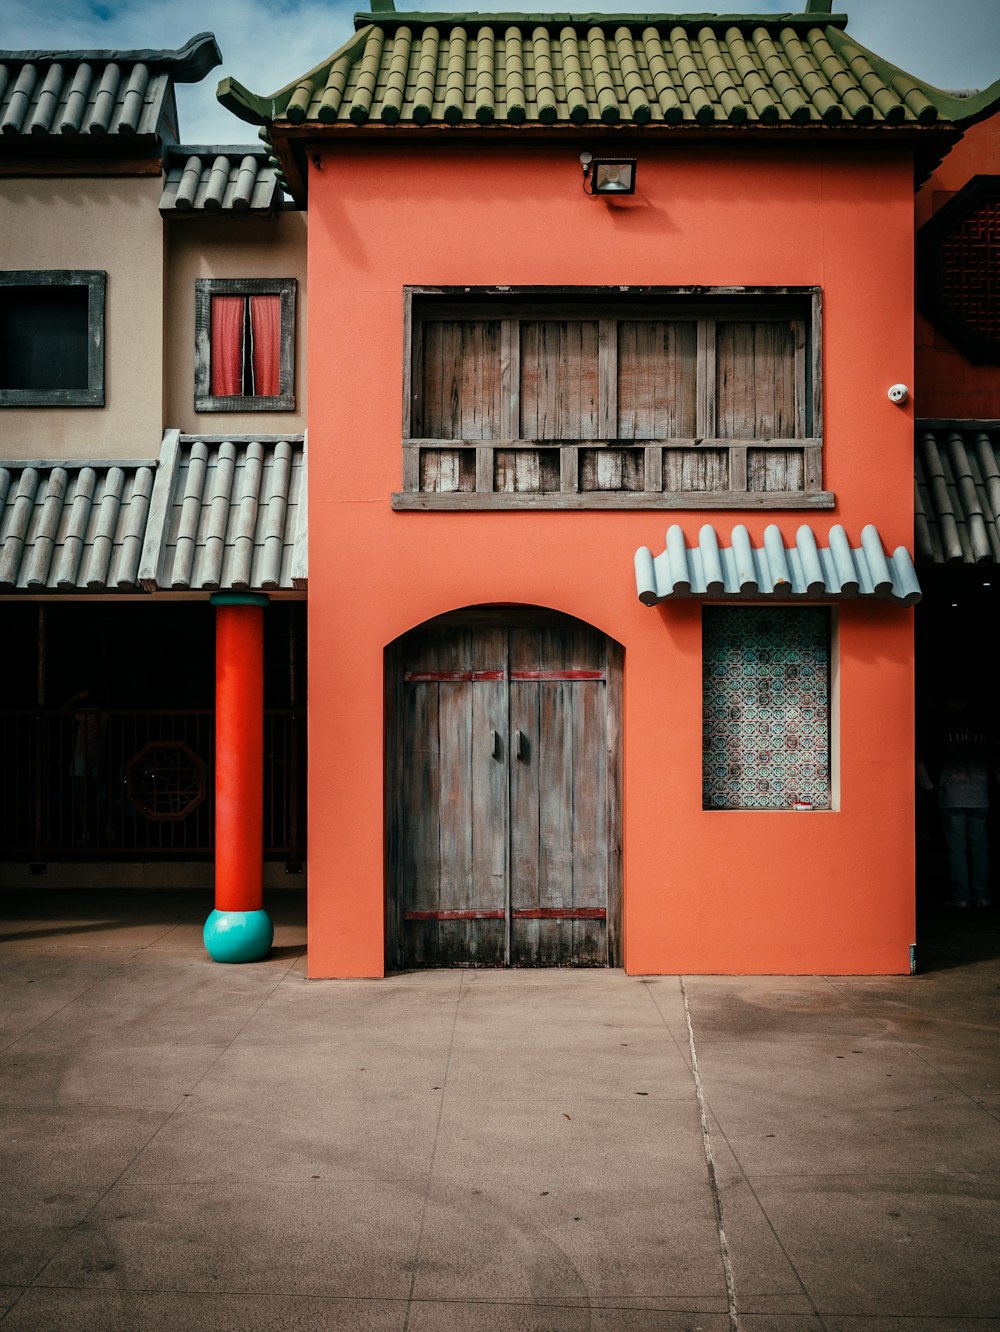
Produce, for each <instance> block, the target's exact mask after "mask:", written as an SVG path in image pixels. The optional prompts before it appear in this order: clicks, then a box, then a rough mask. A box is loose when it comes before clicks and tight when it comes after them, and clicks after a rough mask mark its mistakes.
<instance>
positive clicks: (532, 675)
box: [510, 671, 604, 680]
mask: <svg viewBox="0 0 1000 1332" xmlns="http://www.w3.org/2000/svg"><path fill="white" fill-rule="evenodd" d="M510 678H511V679H512V680H603V679H604V672H603V671H511V673H510Z"/></svg>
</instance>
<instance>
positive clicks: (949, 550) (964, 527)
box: [914, 421, 1000, 564]
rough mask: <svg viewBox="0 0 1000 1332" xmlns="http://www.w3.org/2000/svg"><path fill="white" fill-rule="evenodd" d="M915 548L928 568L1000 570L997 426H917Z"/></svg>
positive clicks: (998, 423)
mask: <svg viewBox="0 0 1000 1332" xmlns="http://www.w3.org/2000/svg"><path fill="white" fill-rule="evenodd" d="M914 467H915V474H916V476H915V479H916V494H915V516H914V544H915V549H916V556H917V560H918V561H922V562H924V563H930V564H1000V421H918V422H917V438H916V454H915V458H914Z"/></svg>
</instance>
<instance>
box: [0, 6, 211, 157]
mask: <svg viewBox="0 0 1000 1332" xmlns="http://www.w3.org/2000/svg"><path fill="white" fill-rule="evenodd" d="M221 63H222V55H221V52H220V51H219V48H218V45H217V44H216V41H215V38H214V37H213V36H212V34H211V33H210V32H202V33H199V34H198V36H197V37H192V38H191V40H190V41H189V42H188V43H187V45H186V46H183V47H181V48H179V49H178V50H176V51H151V50H141V51H0V135H2V136H3V138H4V139H6V140H7V142H8V143H10V141H11V139H16V138H18V137H20V136H31V138H32V139H33V140H34V141H35V142H36V143H37V142H38V141H39V140H44V139H45V138H51V137H53V136H55V137H57V138H59V139H61V140H67V139H73V140H75V139H77V138H78V136H81V135H83V136H87V137H89V138H91V139H97V138H102V139H103V138H106V137H107V136H108V135H121V136H123V137H126V138H127V137H135V136H136V135H160V131H161V120H163V118H164V114H165V112H169V113H170V118H171V119H173V118H174V110H173V94H172V91H171V83H194V82H197V81H198V80H199V79H203V78H204V77H205V75H206V74H207V73H208V72H209V70H210V69H212V68H214V67H215V66H216V65H219V64H221ZM167 133H168V135H169V137H170V138H174V137H176V126H174V125H171V126H170V127H169V129H168V130H167ZM0 142H2V141H0Z"/></svg>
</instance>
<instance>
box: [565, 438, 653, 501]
mask: <svg viewBox="0 0 1000 1332" xmlns="http://www.w3.org/2000/svg"><path fill="white" fill-rule="evenodd" d="M579 454H580V489H581V491H591V490H642V489H643V488H644V487H645V482H646V459H645V453H644V450H643V449H623V448H607V449H581V450H580V451H579Z"/></svg>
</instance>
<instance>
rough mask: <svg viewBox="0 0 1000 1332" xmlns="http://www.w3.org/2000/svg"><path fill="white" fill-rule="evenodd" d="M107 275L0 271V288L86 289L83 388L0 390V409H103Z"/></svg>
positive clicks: (83, 271)
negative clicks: (85, 376) (85, 356)
mask: <svg viewBox="0 0 1000 1332" xmlns="http://www.w3.org/2000/svg"><path fill="white" fill-rule="evenodd" d="M107 281H108V275H107V273H106V272H105V271H104V270H103V269H90V268H28V269H13V270H12V269H8V270H6V271H4V272H0V287H38V288H51V287H86V289H87V387H86V388H56V389H19V388H6V389H0V407H103V406H104V312H105V295H106V290H107Z"/></svg>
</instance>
